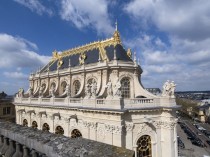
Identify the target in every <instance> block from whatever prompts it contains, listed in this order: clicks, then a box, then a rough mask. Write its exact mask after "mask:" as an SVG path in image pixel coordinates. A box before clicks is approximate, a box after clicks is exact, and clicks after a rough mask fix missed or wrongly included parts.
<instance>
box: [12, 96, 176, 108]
mask: <svg viewBox="0 0 210 157" xmlns="http://www.w3.org/2000/svg"><path fill="white" fill-rule="evenodd" d="M14 103H15V104H23V105H24V104H26V105H37V106H56V107H59V106H60V107H80V108H94V109H118V110H122V109H147V108H158V107H174V106H176V103H175V99H172V98H168V97H160V98H155V99H148V98H134V99H123V98H113V99H97V98H90V99H86V98H69V97H67V98H54V97H52V98H15V99H14Z"/></svg>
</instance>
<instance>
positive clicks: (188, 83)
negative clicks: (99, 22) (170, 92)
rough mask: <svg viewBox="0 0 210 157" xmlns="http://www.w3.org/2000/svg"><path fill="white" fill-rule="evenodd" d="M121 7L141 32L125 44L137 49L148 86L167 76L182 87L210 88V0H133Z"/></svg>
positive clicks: (161, 80)
mask: <svg viewBox="0 0 210 157" xmlns="http://www.w3.org/2000/svg"><path fill="white" fill-rule="evenodd" d="M124 11H125V12H126V13H127V14H128V15H129V16H130V18H131V19H133V22H134V23H135V26H138V27H137V29H141V31H142V32H143V33H142V32H141V33H140V34H138V36H137V37H136V39H135V40H134V39H133V40H130V41H127V42H126V44H127V45H131V47H132V48H133V49H136V50H137V52H139V54H138V55H139V56H140V57H141V58H142V59H141V60H143V62H142V64H141V66H142V67H143V69H144V70H145V71H146V75H143V76H145V79H144V78H143V80H144V81H145V84H146V85H147V86H150V87H151V83H153V82H154V84H153V86H155V85H156V84H159V87H160V86H161V84H160V82H161V83H163V82H164V81H165V80H167V79H170V80H175V81H177V84H178V89H181V90H208V89H209V87H208V86H207V85H208V84H210V73H209V72H208V69H210V44H209V43H210V29H209V28H210V1H205V2H204V1H202V0H185V1H182V0H176V1H167V0H133V1H130V2H128V3H127V4H126V5H125V6H124ZM142 25H143V26H142ZM145 26H146V27H145ZM150 30H153V31H152V32H157V33H153V34H152V35H148V34H147V33H145V32H147V31H148V32H149V31H150ZM150 34H151V33H150ZM162 34H164V36H166V37H163V35H162ZM161 38H162V39H161ZM163 38H164V40H163ZM157 80H159V83H158V82H157Z"/></svg>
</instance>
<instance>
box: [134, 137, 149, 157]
mask: <svg viewBox="0 0 210 157" xmlns="http://www.w3.org/2000/svg"><path fill="white" fill-rule="evenodd" d="M137 146H138V147H137V157H152V146H151V138H150V136H148V135H144V136H141V137H140V138H139V140H138V141H137Z"/></svg>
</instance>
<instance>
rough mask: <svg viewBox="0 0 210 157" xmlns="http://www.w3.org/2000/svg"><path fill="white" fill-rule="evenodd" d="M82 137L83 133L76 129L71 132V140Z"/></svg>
mask: <svg viewBox="0 0 210 157" xmlns="http://www.w3.org/2000/svg"><path fill="white" fill-rule="evenodd" d="M77 137H82V134H81V132H80V131H79V130H78V129H74V130H72V132H71V138H77Z"/></svg>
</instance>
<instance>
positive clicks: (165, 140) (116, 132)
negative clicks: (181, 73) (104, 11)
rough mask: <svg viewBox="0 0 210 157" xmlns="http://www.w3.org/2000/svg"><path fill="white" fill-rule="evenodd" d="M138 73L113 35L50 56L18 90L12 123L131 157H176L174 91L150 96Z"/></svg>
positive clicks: (138, 68) (130, 55) (128, 53)
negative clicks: (120, 149) (121, 151)
mask: <svg viewBox="0 0 210 157" xmlns="http://www.w3.org/2000/svg"><path fill="white" fill-rule="evenodd" d="M142 72H143V71H142V69H141V66H140V65H138V63H137V59H136V56H135V54H133V53H132V52H131V50H130V49H128V50H125V49H124V47H123V45H122V43H121V39H120V34H119V31H118V30H117V29H116V30H115V32H114V34H113V37H111V38H109V39H106V40H102V41H97V42H93V43H90V44H86V45H83V46H80V47H76V48H73V49H70V50H65V51H63V52H62V53H58V52H56V51H54V52H53V56H52V59H51V60H50V61H49V63H48V64H47V65H46V66H44V67H43V68H41V69H40V70H38V71H37V72H36V73H33V74H31V75H30V77H29V83H30V88H29V90H28V91H27V92H26V93H24V92H23V89H22V88H21V89H20V90H19V92H18V94H17V96H16V98H15V100H14V104H15V108H16V122H17V124H21V125H24V126H28V127H33V128H37V129H40V130H45V131H49V132H52V133H56V134H63V135H65V136H68V137H72V138H77V137H83V138H87V139H91V140H95V141H99V142H103V143H107V144H110V145H115V146H119V147H124V148H127V149H131V150H134V151H135V156H136V157H177V156H178V154H177V132H176V118H175V111H176V110H177V105H176V102H175V97H174V93H173V92H174V88H175V85H174V84H173V83H172V86H170V82H167V84H165V85H164V93H163V94H162V95H161V96H157V95H153V94H152V93H150V92H148V91H147V90H145V89H144V87H143V85H142V83H141V74H142ZM173 85H174V86H173ZM167 87H170V88H167ZM170 90H171V91H170Z"/></svg>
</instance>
